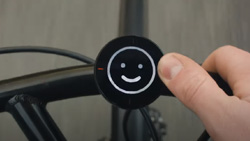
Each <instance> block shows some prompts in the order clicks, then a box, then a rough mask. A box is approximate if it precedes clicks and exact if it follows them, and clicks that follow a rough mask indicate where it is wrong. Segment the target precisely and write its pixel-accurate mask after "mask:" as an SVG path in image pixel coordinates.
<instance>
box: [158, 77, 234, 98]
mask: <svg viewBox="0 0 250 141" xmlns="http://www.w3.org/2000/svg"><path fill="white" fill-rule="evenodd" d="M208 74H209V75H210V76H211V77H212V78H213V79H214V80H215V82H216V83H217V85H218V86H219V87H220V88H221V89H222V90H223V91H224V92H225V93H226V94H227V95H229V96H232V95H233V91H232V89H231V88H230V86H229V85H228V84H227V82H225V81H224V80H223V79H222V78H221V76H220V75H219V74H218V73H214V72H208ZM161 95H164V96H174V95H173V94H172V92H171V91H170V90H169V89H168V88H167V87H165V88H164V89H163V90H162V93H161ZM174 97H175V96H174Z"/></svg>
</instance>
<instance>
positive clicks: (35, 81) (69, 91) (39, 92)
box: [0, 65, 99, 112]
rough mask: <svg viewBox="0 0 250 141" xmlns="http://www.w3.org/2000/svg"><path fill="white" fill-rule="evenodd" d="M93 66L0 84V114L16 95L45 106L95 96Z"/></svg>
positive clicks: (78, 67)
mask: <svg viewBox="0 0 250 141" xmlns="http://www.w3.org/2000/svg"><path fill="white" fill-rule="evenodd" d="M93 73H94V72H93V65H88V66H76V67H69V68H63V69H57V70H52V71H46V72H41V73H35V74H31V75H26V76H22V77H18V78H13V79H9V80H3V81H0V112H4V111H5V110H6V109H5V105H6V104H7V102H8V100H9V99H11V98H12V97H14V96H15V95H20V94H26V95H30V96H32V97H36V98H38V99H39V100H41V101H43V102H45V103H47V102H52V101H56V100H61V99H68V98H74V97H79V96H89V95H98V94H99V92H98V89H97V87H96V83H95V81H94V74H93Z"/></svg>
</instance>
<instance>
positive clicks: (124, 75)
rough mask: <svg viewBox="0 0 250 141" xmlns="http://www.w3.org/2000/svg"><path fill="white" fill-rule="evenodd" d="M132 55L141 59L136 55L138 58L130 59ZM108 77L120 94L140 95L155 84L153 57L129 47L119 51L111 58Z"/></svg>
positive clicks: (139, 49)
mask: <svg viewBox="0 0 250 141" xmlns="http://www.w3.org/2000/svg"><path fill="white" fill-rule="evenodd" d="M131 54H132V56H133V55H134V54H136V55H138V56H140V57H137V56H136V55H134V56H136V57H132V58H131V57H128V55H130V56H131ZM142 58H143V59H142ZM140 59H141V60H140ZM123 61H125V62H123ZM120 62H121V63H120ZM107 75H108V79H109V81H110V82H111V84H112V85H113V86H114V87H115V88H116V89H117V90H119V91H120V92H122V93H125V94H138V93H141V92H143V91H145V90H146V89H147V88H148V87H149V86H150V85H151V84H152V83H153V81H154V78H155V75H156V68H155V63H154V61H153V59H152V57H151V56H150V55H149V54H148V53H147V52H146V51H145V50H143V49H141V48H138V47H135V46H128V47H124V48H122V49H119V50H118V51H116V52H115V53H114V54H113V55H112V56H111V58H110V60H109V62H108V66H107Z"/></svg>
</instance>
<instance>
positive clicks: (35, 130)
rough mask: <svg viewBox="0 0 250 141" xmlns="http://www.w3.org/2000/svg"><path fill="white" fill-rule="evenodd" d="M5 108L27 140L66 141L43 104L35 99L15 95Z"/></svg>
mask: <svg viewBox="0 0 250 141" xmlns="http://www.w3.org/2000/svg"><path fill="white" fill-rule="evenodd" d="M6 108H7V110H8V112H9V113H11V114H12V116H13V117H14V119H15V120H16V122H17V123H18V125H19V126H20V127H21V129H22V131H23V132H24V134H25V135H26V137H27V138H28V139H29V140H32V141H35V140H36V141H66V139H65V137H64V136H63V134H62V132H61V131H60V130H59V128H58V127H57V126H56V124H55V122H54V120H53V119H52V118H51V116H50V115H49V113H48V111H47V110H46V108H45V104H44V103H43V102H41V101H40V100H38V99H37V98H34V97H31V96H27V95H16V96H14V97H13V98H12V99H10V100H9V102H8V104H7V107H6Z"/></svg>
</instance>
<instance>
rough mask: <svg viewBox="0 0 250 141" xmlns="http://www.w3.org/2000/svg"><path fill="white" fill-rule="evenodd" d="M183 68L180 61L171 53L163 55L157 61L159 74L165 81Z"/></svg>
mask: <svg viewBox="0 0 250 141" xmlns="http://www.w3.org/2000/svg"><path fill="white" fill-rule="evenodd" d="M182 68H183V65H182V63H181V62H180V61H179V60H178V59H177V58H175V57H174V56H173V55H165V56H164V57H163V58H162V59H161V60H160V62H159V75H160V77H161V78H162V77H163V78H162V79H164V80H165V81H167V82H168V81H170V80H172V79H173V78H174V77H175V76H176V75H177V74H178V73H179V72H180V71H181V69H182Z"/></svg>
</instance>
